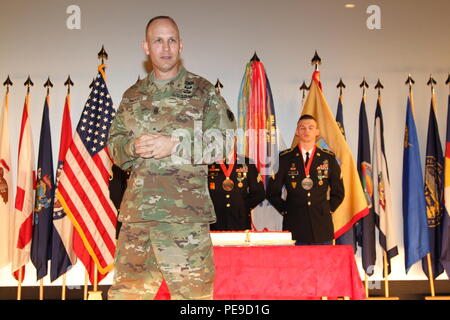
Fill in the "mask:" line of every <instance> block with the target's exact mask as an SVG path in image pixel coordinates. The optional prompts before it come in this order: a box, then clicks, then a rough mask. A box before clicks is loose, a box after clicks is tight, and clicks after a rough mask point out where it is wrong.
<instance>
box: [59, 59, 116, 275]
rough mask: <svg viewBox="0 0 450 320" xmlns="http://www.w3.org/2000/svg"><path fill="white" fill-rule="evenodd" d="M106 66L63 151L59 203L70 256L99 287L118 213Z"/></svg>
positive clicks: (112, 249) (109, 257) (109, 258)
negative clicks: (70, 237)
mask: <svg viewBox="0 0 450 320" xmlns="http://www.w3.org/2000/svg"><path fill="white" fill-rule="evenodd" d="M104 68H105V65H103V64H102V65H100V66H99V67H98V74H97V77H96V78H95V81H94V82H93V86H92V91H91V93H90V95H89V98H88V100H87V102H86V104H85V107H84V109H83V111H82V114H81V118H80V121H79V122H78V126H77V128H76V131H75V134H74V137H73V140H72V143H71V144H70V147H69V150H68V151H67V154H66V158H65V164H64V168H63V169H62V172H61V174H60V178H59V182H58V191H57V198H58V200H59V202H60V203H61V205H62V206H63V208H64V212H65V213H66V214H67V215H68V217H69V218H70V220H71V221H72V223H73V225H74V227H75V230H76V232H74V251H75V253H76V255H77V257H78V258H79V259H80V260H81V261H82V262H83V264H84V266H85V268H86V270H87V271H88V273H89V278H90V281H91V283H94V279H95V267H96V268H97V270H98V272H97V276H98V281H101V280H102V279H103V278H104V277H105V276H106V274H107V273H108V272H109V271H111V269H112V268H113V263H114V253H115V249H116V240H115V233H116V221H117V210H116V208H115V207H114V204H113V202H112V201H111V199H110V196H109V190H108V181H109V177H110V175H111V168H112V161H111V159H110V157H109V154H108V150H107V144H106V141H107V138H108V132H109V128H110V126H111V121H112V119H113V117H114V116H115V110H114V108H113V102H112V99H111V96H110V95H109V92H108V88H107V86H106V83H105V73H104Z"/></svg>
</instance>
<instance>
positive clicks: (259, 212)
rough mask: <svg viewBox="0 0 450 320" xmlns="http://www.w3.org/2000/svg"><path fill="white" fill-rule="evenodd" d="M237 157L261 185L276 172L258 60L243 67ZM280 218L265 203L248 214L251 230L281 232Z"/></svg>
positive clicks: (268, 98) (271, 109)
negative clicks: (249, 166)
mask: <svg viewBox="0 0 450 320" xmlns="http://www.w3.org/2000/svg"><path fill="white" fill-rule="evenodd" d="M237 132H238V134H237V138H238V141H237V153H238V154H241V155H245V156H246V157H248V158H250V159H251V160H252V161H254V163H255V165H256V167H257V169H258V172H259V173H260V174H261V177H262V179H263V182H264V183H265V184H267V181H268V179H267V176H270V175H272V174H274V173H275V172H277V171H278V153H279V152H278V150H279V149H280V146H281V145H282V143H283V142H282V141H281V138H280V137H279V134H278V130H277V126H276V118H275V106H274V102H273V97H272V90H271V88H270V83H269V78H268V77H267V74H266V71H265V68H264V65H263V63H262V62H260V61H259V59H256V60H253V59H252V61H250V62H249V63H247V65H246V67H245V73H244V77H243V78H242V82H241V87H240V91H239V98H238V131H237ZM281 227H282V217H281V216H280V214H279V213H278V212H277V211H276V209H275V208H274V207H272V205H271V204H270V203H269V202H268V201H267V200H265V201H264V202H262V203H261V204H259V205H258V206H257V207H256V208H255V209H253V211H252V228H253V229H256V230H264V229H269V230H281Z"/></svg>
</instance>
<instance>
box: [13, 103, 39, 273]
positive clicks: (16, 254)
mask: <svg viewBox="0 0 450 320" xmlns="http://www.w3.org/2000/svg"><path fill="white" fill-rule="evenodd" d="M29 102H30V96H29V94H27V96H26V98H25V105H24V107H23V113H22V124H21V127H20V139H19V156H18V161H17V189H16V202H15V213H14V238H13V245H14V250H13V261H12V272H13V273H14V277H15V278H16V279H17V280H19V270H20V269H21V268H22V277H21V279H22V280H23V278H24V276H25V265H26V264H27V263H28V261H29V260H30V250H31V238H32V219H33V210H34V187H35V177H36V175H35V169H34V147H33V139H32V133H31V126H30V119H29V117H28V115H29V110H28V106H29Z"/></svg>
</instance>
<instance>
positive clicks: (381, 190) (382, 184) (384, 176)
mask: <svg viewBox="0 0 450 320" xmlns="http://www.w3.org/2000/svg"><path fill="white" fill-rule="evenodd" d="M372 170H373V186H374V193H373V207H374V211H375V218H376V224H377V227H378V230H379V242H380V246H381V247H382V248H383V250H384V251H385V252H386V254H387V261H388V265H387V270H388V273H390V272H391V258H393V257H395V256H396V255H398V247H397V240H396V238H395V228H394V224H393V221H394V212H393V209H392V196H391V184H390V181H389V170H388V165H387V160H386V149H385V147H384V124H383V113H382V111H381V98H380V97H378V100H377V109H376V111H375V127H374V133H373V161H372Z"/></svg>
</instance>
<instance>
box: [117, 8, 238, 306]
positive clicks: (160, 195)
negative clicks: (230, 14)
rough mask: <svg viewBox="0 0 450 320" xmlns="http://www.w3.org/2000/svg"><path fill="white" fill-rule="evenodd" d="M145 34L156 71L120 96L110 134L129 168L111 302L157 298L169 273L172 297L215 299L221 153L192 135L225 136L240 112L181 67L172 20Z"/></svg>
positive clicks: (120, 161)
mask: <svg viewBox="0 0 450 320" xmlns="http://www.w3.org/2000/svg"><path fill="white" fill-rule="evenodd" d="M145 36H146V38H145V41H143V43H142V47H143V49H144V52H145V54H146V55H148V56H149V58H150V61H151V63H152V66H153V71H152V72H151V73H150V74H149V76H148V77H147V78H145V79H143V80H141V81H138V82H137V83H136V84H135V85H133V86H132V87H130V88H129V89H128V90H126V91H125V93H124V94H123V99H122V102H121V104H120V106H119V108H118V110H117V115H116V117H115V119H114V121H113V123H112V126H111V130H110V133H109V139H108V149H109V152H110V154H111V157H112V159H113V160H114V163H115V164H116V165H118V166H119V167H121V168H122V169H123V170H127V169H130V170H131V174H130V177H129V180H128V183H127V189H126V191H125V194H124V197H123V200H122V203H121V207H120V215H119V221H121V222H122V229H121V231H120V234H119V238H118V241H117V249H116V255H115V275H114V282H113V285H112V286H111V288H110V290H109V292H108V298H109V299H152V298H154V296H155V295H156V293H157V291H158V289H159V287H160V285H161V282H162V280H163V279H165V280H166V282H167V285H168V288H169V291H170V293H171V297H172V298H173V299H211V298H212V291H213V281H214V261H213V252H212V243H211V239H210V236H209V224H210V223H214V222H215V220H216V217H215V212H214V207H213V204H212V202H211V199H210V197H209V194H208V187H207V175H208V166H207V164H208V163H212V162H214V161H215V160H216V159H220V158H221V157H222V154H223V153H220V152H219V151H217V150H216V151H217V152H212V153H211V156H210V157H209V158H208V157H204V156H203V155H204V154H201V155H200V156H199V154H198V149H199V148H198V141H200V153H201V152H202V151H203V152H204V151H205V150H206V149H207V148H208V147H209V146H208V145H206V144H204V141H205V140H203V139H201V138H202V137H200V139H197V144H196V143H195V142H196V141H195V138H198V137H197V136H198V134H199V131H200V134H201V133H202V132H203V135H205V132H208V130H213V131H214V130H215V132H216V133H219V136H220V137H219V138H218V139H219V140H220V139H221V138H224V137H225V136H226V133H227V131H233V130H234V129H235V128H236V124H235V120H234V116H233V113H232V112H231V111H230V109H229V108H228V106H227V104H226V102H225V100H224V99H223V98H222V97H221V96H220V95H219V94H218V92H216V90H215V88H214V86H213V85H212V84H211V83H210V82H208V81H207V80H205V79H204V78H202V77H200V76H198V75H195V74H193V73H191V72H188V71H187V70H186V69H185V68H184V67H183V66H182V65H181V63H180V54H181V52H182V49H183V43H182V41H181V39H180V33H179V30H178V27H177V25H176V23H175V21H174V20H173V19H172V18H170V17H166V16H159V17H155V18H153V19H151V20H150V21H149V23H148V24H147V28H146V34H145ZM180 132H182V133H183V132H184V135H181V136H180V135H179V133H180ZM194 135H195V137H194ZM177 137H178V138H177ZM216 138H217V134H216ZM206 140H207V139H206ZM202 141H203V142H202ZM192 146H194V147H193V148H192V149H193V150H187V151H186V148H191V147H192ZM224 152H225V151H224ZM180 153H181V154H182V156H181V155H180ZM174 155H177V156H178V155H180V157H179V158H177V157H174ZM180 158H181V159H183V161H175V160H174V159H180ZM207 158H208V159H207Z"/></svg>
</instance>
